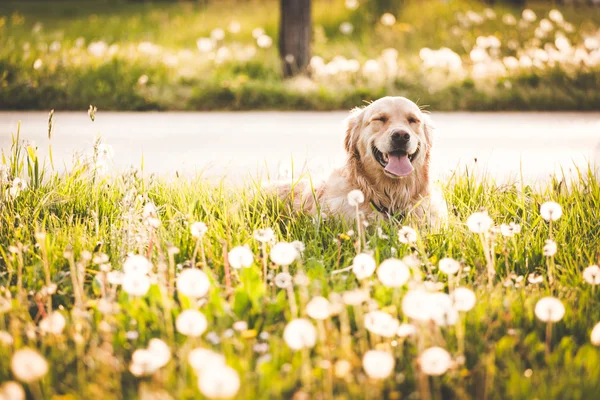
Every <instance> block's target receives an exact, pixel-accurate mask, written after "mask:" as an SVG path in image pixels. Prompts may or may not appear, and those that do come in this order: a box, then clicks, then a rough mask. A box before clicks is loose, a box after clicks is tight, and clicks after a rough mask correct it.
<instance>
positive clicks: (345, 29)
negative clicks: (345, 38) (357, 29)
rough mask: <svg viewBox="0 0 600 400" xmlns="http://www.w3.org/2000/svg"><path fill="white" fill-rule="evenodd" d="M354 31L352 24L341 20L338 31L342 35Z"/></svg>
mask: <svg viewBox="0 0 600 400" xmlns="http://www.w3.org/2000/svg"><path fill="white" fill-rule="evenodd" d="M353 31H354V25H352V24H351V23H350V22H342V23H341V24H340V32H342V34H344V35H350V34H351V33H352V32H353Z"/></svg>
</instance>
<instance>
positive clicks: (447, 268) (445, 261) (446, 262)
mask: <svg viewBox="0 0 600 400" xmlns="http://www.w3.org/2000/svg"><path fill="white" fill-rule="evenodd" d="M439 269H440V271H442V272H443V273H445V274H446V275H456V274H457V273H458V271H459V270H460V263H459V262H458V261H456V260H455V259H453V258H450V257H445V258H442V259H441V260H440V263H439Z"/></svg>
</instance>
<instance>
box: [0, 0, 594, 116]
mask: <svg viewBox="0 0 600 400" xmlns="http://www.w3.org/2000/svg"><path fill="white" fill-rule="evenodd" d="M593 3H594V0H591V1H577V0H571V1H562V2H559V1H535V2H533V1H528V2H523V1H520V0H506V1H499V0H496V1H487V2H484V1H473V0H429V1H421V0H403V1H394V0H313V41H312V54H313V59H312V61H311V63H310V67H309V71H308V73H307V74H306V75H301V76H298V77H296V78H294V79H289V80H285V79H283V78H282V74H281V61H280V59H279V55H278V53H277V37H278V20H279V19H278V17H279V16H278V13H277V8H278V6H279V1H277V0H262V1H252V0H238V1H232V0H223V1H209V0H201V1H168V0H163V1H153V2H149V1H141V0H140V1H137V0H136V1H126V0H95V1H88V0H79V1H78V0H54V1H39V0H37V1H35V0H25V1H23V0H20V1H14V0H4V1H2V2H0V108H2V109H47V108H56V109H81V108H87V106H88V105H89V104H90V103H93V104H97V105H98V106H99V107H100V108H101V109H118V110H148V109H160V110H165V109H189V110H215V109H234V110H241V109H244V110H247V109H293V110H297V109H312V110H330V109H345V108H350V107H354V106H356V105H360V104H362V102H363V101H365V100H371V99H374V98H377V97H380V96H382V95H385V94H393V95H404V96H407V97H410V98H412V99H414V100H416V101H418V102H419V103H420V104H425V105H429V106H430V108H431V109H432V110H597V109H600V94H599V93H600V91H599V90H598V88H599V86H600V73H599V71H600V30H599V21H600V7H597V6H594V4H593Z"/></svg>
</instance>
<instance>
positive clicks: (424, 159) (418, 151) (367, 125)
mask: <svg viewBox="0 0 600 400" xmlns="http://www.w3.org/2000/svg"><path fill="white" fill-rule="evenodd" d="M346 123H347V130H346V138H345V140H344V146H345V148H346V151H347V152H348V156H349V159H350V161H351V162H352V163H353V164H355V165H356V164H357V163H358V165H356V166H357V167H359V168H360V169H361V170H362V171H363V173H365V174H366V175H368V176H371V177H373V178H376V179H380V178H388V179H402V178H405V177H408V176H410V175H411V174H414V171H415V170H420V169H422V168H423V167H425V166H426V165H427V163H428V161H429V151H430V147H431V143H432V132H431V130H432V129H431V123H430V120H429V116H428V115H426V114H425V113H423V112H422V111H421V109H420V108H419V106H417V105H416V104H415V103H413V102H412V101H410V100H408V99H406V98H404V97H383V98H381V99H379V100H377V101H375V102H373V103H371V104H369V105H368V106H366V107H364V108H361V109H355V110H353V111H352V114H351V115H350V117H348V119H347V120H346Z"/></svg>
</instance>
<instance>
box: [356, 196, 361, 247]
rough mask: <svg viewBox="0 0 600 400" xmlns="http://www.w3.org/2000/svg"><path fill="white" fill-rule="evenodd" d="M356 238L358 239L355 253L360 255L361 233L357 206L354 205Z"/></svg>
mask: <svg viewBox="0 0 600 400" xmlns="http://www.w3.org/2000/svg"><path fill="white" fill-rule="evenodd" d="M356 236H357V237H358V244H357V248H356V253H357V254H360V252H361V249H362V233H361V228H360V211H359V210H358V204H357V205H356Z"/></svg>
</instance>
